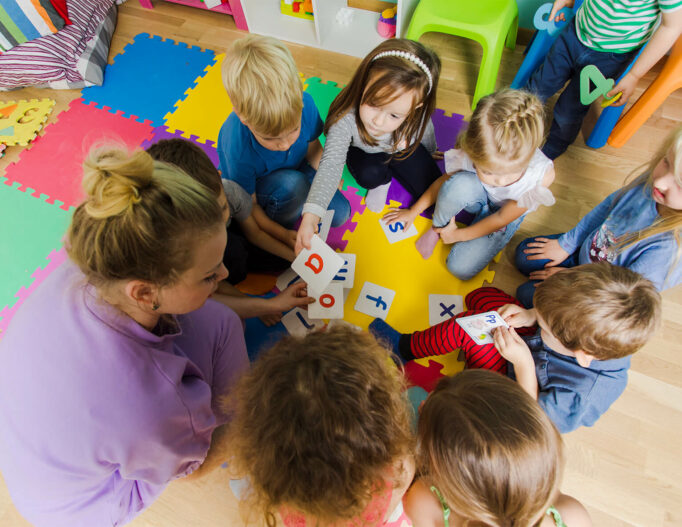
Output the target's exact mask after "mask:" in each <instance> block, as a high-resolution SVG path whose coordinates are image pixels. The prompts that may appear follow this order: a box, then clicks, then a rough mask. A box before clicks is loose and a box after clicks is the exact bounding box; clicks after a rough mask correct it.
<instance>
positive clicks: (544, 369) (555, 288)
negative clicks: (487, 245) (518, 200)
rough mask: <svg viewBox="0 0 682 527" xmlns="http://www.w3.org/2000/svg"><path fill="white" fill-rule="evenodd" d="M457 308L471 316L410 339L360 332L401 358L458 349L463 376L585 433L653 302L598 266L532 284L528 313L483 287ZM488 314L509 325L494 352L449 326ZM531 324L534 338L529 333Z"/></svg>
mask: <svg viewBox="0 0 682 527" xmlns="http://www.w3.org/2000/svg"><path fill="white" fill-rule="evenodd" d="M466 305H467V307H468V308H469V310H470V311H466V312H464V313H461V314H459V315H457V316H456V317H455V318H453V319H450V320H446V321H445V322H441V323H440V324H437V325H435V326H433V327H431V328H429V329H426V330H424V331H416V332H414V333H412V334H401V333H399V332H397V331H396V330H394V329H393V328H392V327H390V326H389V325H388V324H386V323H385V322H384V321H383V320H381V319H375V320H374V322H372V324H370V328H369V329H370V331H372V333H373V334H374V335H375V336H376V337H377V338H379V339H381V340H383V341H385V342H387V343H388V344H390V346H391V347H392V348H393V350H394V351H395V352H396V353H398V354H399V355H400V356H401V357H402V358H403V360H411V359H414V358H420V357H428V356H430V355H440V354H445V353H449V352H451V351H454V350H456V349H461V350H462V351H463V352H464V354H465V357H466V364H467V367H468V368H483V369H490V370H495V371H498V372H500V373H502V374H504V375H508V376H509V377H511V378H514V379H516V380H517V382H518V383H519V384H520V385H521V386H522V387H523V388H524V389H525V390H526V391H527V392H528V393H529V394H530V395H531V396H532V397H533V398H534V399H537V401H538V403H540V406H542V408H543V409H544V410H545V412H546V413H547V415H548V416H549V417H550V419H552V421H553V422H554V424H555V425H556V426H557V428H559V430H560V431H561V432H569V431H571V430H574V429H576V428H578V427H579V426H592V425H593V424H594V423H595V422H596V421H597V419H598V418H599V417H600V416H601V415H602V414H603V413H604V412H605V411H606V410H607V409H608V408H609V407H610V406H611V404H612V403H613V402H614V401H615V400H616V399H617V398H618V397H619V396H620V394H621V393H622V392H623V390H624V389H625V385H626V383H627V372H628V369H629V367H630V355H631V354H633V353H634V352H636V351H637V350H638V349H640V348H641V347H642V346H643V345H644V344H645V343H646V342H647V340H648V339H649V337H651V335H652V333H653V332H654V330H655V329H656V327H657V325H658V323H659V320H660V311H661V297H660V294H659V293H658V291H657V290H656V288H655V287H654V285H653V284H652V283H651V282H650V281H649V280H647V279H645V278H643V277H642V276H641V275H639V274H637V273H635V272H634V271H630V270H629V269H625V268H623V267H619V266H615V265H611V264H609V263H606V262H602V263H594V264H587V265H580V266H578V267H574V268H572V269H567V270H566V271H562V272H561V273H557V274H555V275H553V276H551V277H549V278H548V279H547V280H545V281H543V282H541V283H540V284H538V286H537V288H536V291H535V297H534V305H535V307H534V308H533V309H524V308H523V307H521V304H520V303H519V302H518V301H517V300H516V299H515V298H513V297H511V296H509V295H507V294H505V293H503V292H502V291H500V290H499V289H495V288H492V287H484V288H480V289H477V290H475V291H473V292H471V293H470V294H469V295H467V297H466ZM491 310H496V311H498V312H499V314H500V315H501V316H502V318H504V320H505V321H506V322H507V324H509V326H511V327H509V328H504V327H500V328H497V329H496V330H495V332H494V334H493V337H494V344H485V345H478V344H476V343H475V342H474V341H473V339H471V338H470V337H469V336H468V335H467V333H466V332H465V331H464V330H463V329H462V328H461V327H460V326H459V325H458V324H457V322H456V318H459V317H464V316H468V315H473V314H478V313H483V312H486V311H491ZM535 324H537V325H538V326H539V330H537V331H535V330H533V329H531V327H532V326H534V325H535ZM514 328H523V329H520V330H519V332H518V333H517V331H516V330H515V329H514ZM521 335H523V337H522V336H521Z"/></svg>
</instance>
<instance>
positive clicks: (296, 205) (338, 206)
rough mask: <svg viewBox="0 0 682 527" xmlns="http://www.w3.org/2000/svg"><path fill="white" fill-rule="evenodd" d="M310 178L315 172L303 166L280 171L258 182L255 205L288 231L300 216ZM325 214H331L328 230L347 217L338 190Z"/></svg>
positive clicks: (306, 165)
mask: <svg viewBox="0 0 682 527" xmlns="http://www.w3.org/2000/svg"><path fill="white" fill-rule="evenodd" d="M314 177H315V169H314V168H313V167H311V166H310V165H309V164H308V163H307V162H303V164H302V165H301V166H300V167H298V168H297V169H292V168H282V169H280V170H275V171H274V172H271V173H270V174H268V175H267V176H263V177H261V178H258V181H257V182H256V199H257V200H258V204H259V205H260V206H261V207H263V210H264V211H265V214H267V215H268V217H269V218H270V219H272V220H273V221H276V222H277V223H279V224H280V225H282V226H284V227H286V228H287V229H291V228H292V227H293V226H294V224H295V223H296V220H298V218H299V217H300V216H301V210H302V209H303V204H304V203H305V200H306V198H307V197H308V191H309V190H310V185H311V183H312V181H313V178H314ZM329 210H333V211H334V218H333V219H332V227H338V226H339V225H341V224H343V223H344V222H345V221H346V220H347V219H348V218H349V217H350V212H351V210H350V203H348V200H347V199H346V198H345V196H344V195H343V194H341V192H340V191H338V190H337V191H336V193H335V194H334V197H333V198H332V201H331V203H330V204H329Z"/></svg>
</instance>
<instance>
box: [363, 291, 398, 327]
mask: <svg viewBox="0 0 682 527" xmlns="http://www.w3.org/2000/svg"><path fill="white" fill-rule="evenodd" d="M394 298H395V291H393V290H391V289H387V288H385V287H381V286H380V285H377V284H373V283H372V282H365V284H364V285H363V286H362V291H360V296H359V297H358V300H357V302H355V310H356V311H359V312H360V313H364V314H365V315H369V316H370V317H374V318H381V319H382V320H386V315H388V310H389V309H391V304H392V303H393V299H394Z"/></svg>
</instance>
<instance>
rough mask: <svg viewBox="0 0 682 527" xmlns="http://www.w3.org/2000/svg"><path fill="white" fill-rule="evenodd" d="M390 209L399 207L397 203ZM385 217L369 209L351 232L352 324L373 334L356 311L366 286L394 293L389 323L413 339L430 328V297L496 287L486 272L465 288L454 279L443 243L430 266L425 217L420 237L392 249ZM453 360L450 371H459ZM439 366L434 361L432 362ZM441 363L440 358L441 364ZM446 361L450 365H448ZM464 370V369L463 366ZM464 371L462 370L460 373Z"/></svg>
mask: <svg viewBox="0 0 682 527" xmlns="http://www.w3.org/2000/svg"><path fill="white" fill-rule="evenodd" d="M390 206H392V207H397V206H399V204H398V203H396V202H391V204H390ZM386 211H387V209H386V208H384V211H383V212H381V213H380V214H377V213H374V212H372V211H370V210H369V209H367V208H365V210H364V212H363V213H362V214H359V213H357V212H356V213H355V216H354V218H353V220H354V221H355V222H356V223H357V226H356V228H355V230H354V231H353V232H346V233H345V234H344V238H343V239H344V240H347V241H348V245H347V246H346V249H345V250H344V252H346V253H352V254H357V260H356V264H355V283H354V287H353V289H352V290H351V291H350V292H349V293H348V298H347V299H346V302H345V305H344V319H345V320H346V321H348V322H350V323H351V324H355V325H356V326H360V327H362V328H367V326H368V325H369V323H370V322H372V318H371V317H370V316H368V315H365V314H364V313H360V312H359V311H355V308H354V306H355V302H356V301H357V299H358V295H359V294H360V291H361V290H362V286H363V284H364V283H365V282H372V283H374V284H377V285H380V286H382V287H386V288H388V289H392V290H393V291H395V292H396V295H395V298H394V299H393V303H392V304H391V307H390V310H389V313H388V317H387V318H386V322H387V323H388V324H390V325H391V326H393V327H394V328H395V329H397V330H398V331H400V332H402V333H409V332H412V331H417V330H421V329H425V328H427V327H429V305H428V299H429V295H430V294H448V295H462V297H464V296H466V294H467V293H469V292H470V291H473V290H474V289H476V288H478V287H481V286H482V285H483V282H484V281H488V282H489V283H490V282H492V280H493V277H494V276H495V272H494V271H491V270H490V269H489V268H488V267H486V268H485V269H484V270H483V271H481V272H480V273H479V274H478V275H476V276H475V277H474V278H472V279H471V280H467V281H466V282H462V281H461V280H458V279H457V278H455V277H454V276H452V275H451V274H450V272H449V271H448V270H447V267H446V266H445V258H446V256H447V254H448V252H449V249H450V248H449V246H445V245H443V244H442V243H438V245H437V246H436V250H435V251H434V252H433V255H432V256H431V258H429V259H428V260H424V259H423V258H422V257H421V255H420V254H419V253H418V252H417V249H416V248H415V242H416V241H417V238H418V237H419V236H421V235H422V234H423V233H424V232H425V231H426V229H429V228H430V227H431V221H429V220H427V219H425V218H422V217H421V216H420V217H418V218H417V219H416V220H415V223H414V224H415V226H416V228H417V230H418V231H419V234H418V235H417V236H413V237H412V238H408V239H406V240H402V241H400V242H397V243H394V244H390V243H389V242H388V240H387V238H386V235H385V234H384V231H383V230H382V229H381V225H379V219H380V218H381V216H383V214H384V213H385V212H386ZM456 358H457V357H456V354H455V357H454V362H450V360H451V359H448V362H447V364H445V363H443V364H445V368H446V370H448V371H450V370H451V369H452V368H455V367H456V366H455V365H454V363H456V362H457V360H456ZM430 359H431V360H434V357H430ZM440 360H441V358H439V361H440ZM443 360H444V359H443ZM457 367H459V366H457ZM458 371H459V370H458Z"/></svg>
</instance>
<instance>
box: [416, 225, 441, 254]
mask: <svg viewBox="0 0 682 527" xmlns="http://www.w3.org/2000/svg"><path fill="white" fill-rule="evenodd" d="M439 238H440V237H439V236H438V233H437V232H436V231H434V230H433V228H431V229H429V230H428V231H426V232H425V233H424V234H422V235H421V236H420V237H419V239H418V240H417V243H415V245H416V247H417V252H418V253H419V254H421V255H422V258H424V260H428V259H429V258H430V257H431V255H432V254H433V250H434V249H435V248H436V244H437V243H438V240H439Z"/></svg>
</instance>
